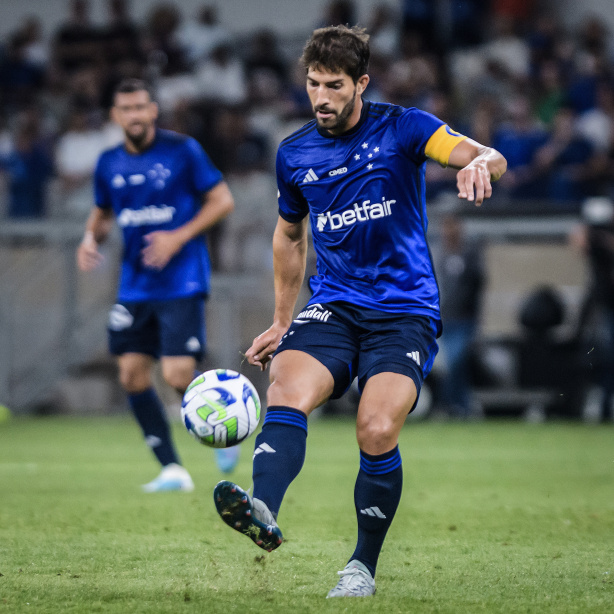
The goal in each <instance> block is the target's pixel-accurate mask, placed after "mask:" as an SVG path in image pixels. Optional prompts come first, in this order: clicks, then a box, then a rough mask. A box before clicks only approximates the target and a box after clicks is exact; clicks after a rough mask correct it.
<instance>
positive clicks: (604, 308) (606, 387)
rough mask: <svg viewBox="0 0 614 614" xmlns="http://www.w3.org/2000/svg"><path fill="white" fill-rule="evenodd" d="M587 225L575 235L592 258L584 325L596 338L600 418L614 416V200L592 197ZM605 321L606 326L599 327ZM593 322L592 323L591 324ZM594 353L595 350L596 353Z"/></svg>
mask: <svg viewBox="0 0 614 614" xmlns="http://www.w3.org/2000/svg"><path fill="white" fill-rule="evenodd" d="M582 221H583V224H582V225H581V226H579V227H578V228H576V229H575V231H574V232H573V233H572V235H571V241H572V245H573V246H574V247H576V248H579V249H581V250H582V251H583V252H584V254H585V255H586V257H587V259H588V264H589V267H590V273H591V281H590V285H589V289H588V292H587V296H586V299H585V306H584V309H583V313H582V318H581V319H582V322H581V327H583V328H584V327H586V325H587V324H589V328H591V326H592V328H594V329H595V330H593V331H589V334H590V335H592V337H593V338H594V343H595V345H594V346H593V352H594V354H593V356H592V357H591V358H592V360H591V362H592V363H593V365H594V370H595V371H596V373H595V375H596V379H597V383H598V385H599V386H600V388H601V394H602V396H601V403H600V415H599V419H600V420H601V421H602V422H605V421H607V420H611V419H614V415H613V414H612V412H611V402H612V395H613V394H614V201H613V200H612V199H610V198H603V197H601V198H589V199H587V200H586V201H585V202H584V204H583V206H582ZM600 320H601V322H602V326H599V324H598V323H599V321H600ZM591 323H592V324H591ZM593 352H592V353H593Z"/></svg>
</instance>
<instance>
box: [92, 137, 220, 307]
mask: <svg viewBox="0 0 614 614" xmlns="http://www.w3.org/2000/svg"><path fill="white" fill-rule="evenodd" d="M220 181H222V174H221V173H220V171H219V170H218V169H217V168H215V166H213V164H212V162H211V161H210V160H209V158H208V156H207V154H206V153H205V152H204V151H203V149H202V147H201V146H200V145H199V144H198V143H197V142H196V141H195V140H194V139H193V138H191V137H187V136H183V135H179V134H176V133H174V132H170V131H167V130H157V131H156V137H155V140H154V141H153V143H152V144H151V146H150V147H149V148H147V149H146V150H145V151H144V152H142V153H139V154H131V153H129V152H128V151H127V150H126V149H125V147H124V146H123V145H119V146H118V147H115V148H114V149H110V150H108V151H106V152H104V153H103V154H102V155H101V156H100V159H99V160H98V165H97V168H96V174H95V196H96V205H97V206H98V207H101V208H112V209H113V212H114V213H115V216H116V218H117V223H118V225H119V227H120V228H121V230H122V232H123V238H124V253H123V259H122V269H121V276H120V282H119V289H118V300H119V301H147V300H161V299H172V298H180V297H187V296H197V295H206V294H207V293H208V292H209V276H210V270H211V265H210V261H209V254H208V251H207V245H206V242H205V238H204V237H203V236H200V237H197V238H196V239H193V240H192V241H189V242H188V243H187V244H186V245H184V247H183V248H182V250H181V251H180V252H179V253H177V254H176V255H175V256H174V257H173V258H172V259H171V260H170V262H169V263H168V264H167V265H166V266H165V267H164V268H163V269H162V270H159V271H158V270H156V269H152V268H148V267H146V266H145V265H144V264H143V262H142V258H141V250H142V249H143V247H145V240H144V238H143V237H144V236H145V235H146V234H148V233H150V232H153V231H155V230H173V229H175V228H178V227H179V226H183V225H184V224H185V223H186V222H188V221H190V220H191V219H192V218H193V217H194V216H195V215H196V213H197V212H198V211H199V210H200V208H201V206H202V196H203V194H204V193H206V192H208V191H209V190H211V189H212V188H213V187H214V186H215V185H217V184H218V183H219V182H220Z"/></svg>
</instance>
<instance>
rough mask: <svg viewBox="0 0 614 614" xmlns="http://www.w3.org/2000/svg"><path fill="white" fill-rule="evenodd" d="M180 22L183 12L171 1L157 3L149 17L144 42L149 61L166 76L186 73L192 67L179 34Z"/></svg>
mask: <svg viewBox="0 0 614 614" xmlns="http://www.w3.org/2000/svg"><path fill="white" fill-rule="evenodd" d="M180 24H181V13H180V12H179V9H178V8H177V6H176V5H174V4H171V3H166V4H158V5H156V6H155V7H154V8H153V9H152V11H151V13H150V14H149V17H148V19H147V24H146V27H145V33H144V43H143V44H144V48H145V52H146V53H147V61H148V63H149V64H150V65H151V67H152V68H153V69H155V70H156V71H157V72H158V73H159V74H160V75H162V76H165V77H169V76H173V75H177V74H180V73H185V72H187V71H188V70H189V68H190V65H189V62H188V60H187V57H186V54H185V52H184V49H183V47H182V46H181V43H180V42H179V39H178V35H177V33H178V29H179V26H180Z"/></svg>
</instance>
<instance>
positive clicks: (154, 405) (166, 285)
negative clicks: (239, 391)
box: [77, 79, 236, 492]
mask: <svg viewBox="0 0 614 614" xmlns="http://www.w3.org/2000/svg"><path fill="white" fill-rule="evenodd" d="M111 112H112V116H113V119H114V120H115V121H116V122H117V123H118V124H119V125H120V126H121V128H122V129H123V131H124V142H123V143H122V144H121V145H119V146H117V147H115V148H114V149H110V150H108V151H106V152H104V153H103V154H102V155H101V156H100V159H99V160H98V165H97V167H96V172H95V197H96V206H95V207H94V208H93V209H92V212H91V214H90V216H89V218H88V220H87V222H86V227H85V235H84V237H83V240H82V242H81V244H80V245H79V247H78V249H77V264H78V266H79V268H80V269H81V270H82V271H90V270H92V269H94V268H95V267H96V266H98V265H99V264H100V262H101V260H102V254H101V253H100V252H99V250H98V246H99V244H100V243H101V242H102V241H104V239H105V238H106V237H107V235H108V234H109V232H110V230H111V227H112V223H113V219H114V218H115V219H116V220H117V224H118V225H119V227H120V228H121V230H122V233H123V241H124V251H123V258H122V265H121V277H120V282H119V289H118V296H117V303H116V304H115V305H114V306H113V308H112V309H111V312H110V314H109V325H108V329H109V346H110V350H111V353H112V354H114V355H116V356H117V362H118V366H119V379H120V382H121V385H122V387H123V388H124V390H125V391H126V392H127V394H128V401H129V404H130V407H131V409H132V412H133V413H134V416H135V418H136V420H137V422H138V423H139V425H140V427H141V429H142V430H143V434H144V436H145V441H146V442H147V444H148V445H149V446H150V447H151V449H152V450H153V452H154V454H155V456H156V458H157V459H158V461H159V462H160V465H161V466H162V470H161V473H160V475H159V476H158V477H157V478H156V479H154V480H153V481H151V482H149V483H148V484H145V485H144V486H143V490H144V491H145V492H158V491H166V490H184V491H191V490H193V488H194V484H193V482H192V478H191V477H190V474H189V473H188V472H187V470H186V469H185V468H184V467H183V466H182V465H181V464H180V462H179V458H178V455H177V452H176V450H175V447H174V445H173V441H172V438H171V433H170V429H169V425H168V421H167V418H166V414H165V411H164V407H163V406H162V403H161V401H160V399H159V397H158V396H157V394H156V392H155V389H154V388H153V385H152V367H153V365H154V360H155V359H157V358H160V365H161V370H162V376H163V378H164V380H165V381H166V382H167V383H168V384H169V385H170V386H172V387H173V388H175V389H176V390H177V391H178V392H179V393H180V394H183V392H184V391H185V389H186V388H187V387H188V385H189V384H190V382H191V381H192V379H193V378H194V376H195V369H196V365H197V361H198V360H200V358H201V357H202V355H203V350H204V346H205V322H204V303H205V298H206V296H207V294H208V292H209V274H210V262H209V255H208V251H207V246H206V243H205V237H204V235H203V233H205V232H206V231H207V230H208V229H210V228H211V227H212V226H214V225H215V224H216V223H217V222H219V221H220V220H221V219H223V218H224V217H226V216H227V215H228V214H229V213H230V212H231V211H232V210H233V207H234V201H233V198H232V195H231V193H230V190H229V189H228V186H227V184H226V183H225V182H224V180H223V177H222V174H221V173H220V171H219V170H218V169H217V168H215V167H214V166H213V164H212V163H211V161H210V160H209V158H208V156H207V154H206V153H205V152H204V151H203V149H202V148H201V146H200V145H199V144H198V143H197V142H196V141H195V140H194V139H193V138H190V137H187V136H183V135H180V134H176V133H174V132H170V131H166V130H161V129H158V128H157V127H156V118H157V115H158V106H157V104H156V103H155V102H154V101H153V100H152V98H151V94H150V91H149V89H148V86H147V84H146V83H145V82H143V81H141V80H138V79H128V80H125V81H123V82H122V83H120V85H119V86H118V88H117V90H116V92H115V94H114V102H113V108H112V110H111ZM224 452H225V451H224ZM235 462H236V452H235V456H234V457H231V458H227V457H218V465H220V469H222V470H223V471H230V470H232V468H233V465H234V463H235Z"/></svg>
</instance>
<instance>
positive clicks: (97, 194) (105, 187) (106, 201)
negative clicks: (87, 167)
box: [94, 154, 111, 209]
mask: <svg viewBox="0 0 614 614" xmlns="http://www.w3.org/2000/svg"><path fill="white" fill-rule="evenodd" d="M104 168H105V156H104V154H103V155H102V156H100V158H98V162H97V164H96V169H95V171H94V202H95V203H96V206H97V207H100V208H101V209H109V208H110V207H111V195H110V193H109V182H108V181H106V180H105V173H104Z"/></svg>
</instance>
